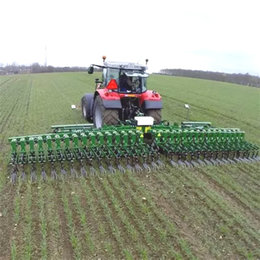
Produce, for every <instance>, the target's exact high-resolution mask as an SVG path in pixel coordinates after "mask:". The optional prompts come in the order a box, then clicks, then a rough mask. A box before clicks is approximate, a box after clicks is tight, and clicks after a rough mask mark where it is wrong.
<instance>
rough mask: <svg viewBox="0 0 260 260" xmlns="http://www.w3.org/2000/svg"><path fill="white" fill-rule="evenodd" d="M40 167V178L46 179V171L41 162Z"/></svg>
mask: <svg viewBox="0 0 260 260" xmlns="http://www.w3.org/2000/svg"><path fill="white" fill-rule="evenodd" d="M41 169H42V171H41V176H42V180H43V181H46V179H47V174H46V171H45V169H44V167H43V164H41Z"/></svg>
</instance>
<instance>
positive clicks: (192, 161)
mask: <svg viewBox="0 0 260 260" xmlns="http://www.w3.org/2000/svg"><path fill="white" fill-rule="evenodd" d="M190 163H191V164H192V165H193V167H199V166H200V165H199V163H197V162H196V161H195V160H191V161H190Z"/></svg>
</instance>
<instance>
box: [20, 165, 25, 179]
mask: <svg viewBox="0 0 260 260" xmlns="http://www.w3.org/2000/svg"><path fill="white" fill-rule="evenodd" d="M20 178H21V180H22V181H25V179H26V174H25V171H24V165H23V164H22V172H21V177H20Z"/></svg>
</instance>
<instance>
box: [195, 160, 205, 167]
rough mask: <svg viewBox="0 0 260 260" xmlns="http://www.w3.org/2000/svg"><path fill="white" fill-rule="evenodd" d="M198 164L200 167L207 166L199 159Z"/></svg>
mask: <svg viewBox="0 0 260 260" xmlns="http://www.w3.org/2000/svg"><path fill="white" fill-rule="evenodd" d="M197 162H198V163H199V165H201V166H206V163H205V162H203V161H202V160H201V159H198V160H197Z"/></svg>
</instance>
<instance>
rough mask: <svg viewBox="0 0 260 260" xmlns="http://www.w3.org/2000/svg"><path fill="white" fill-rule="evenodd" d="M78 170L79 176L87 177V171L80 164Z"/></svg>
mask: <svg viewBox="0 0 260 260" xmlns="http://www.w3.org/2000/svg"><path fill="white" fill-rule="evenodd" d="M80 172H81V176H82V177H83V178H86V177H87V171H86V169H85V167H84V166H83V165H82V167H81V168H80Z"/></svg>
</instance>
